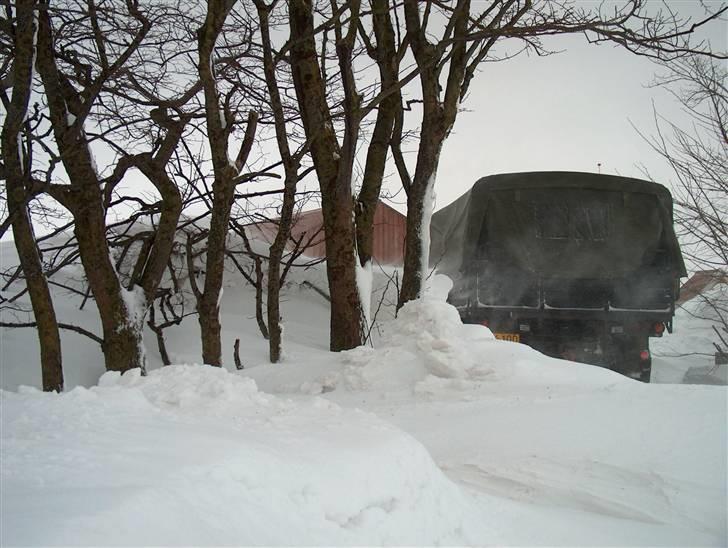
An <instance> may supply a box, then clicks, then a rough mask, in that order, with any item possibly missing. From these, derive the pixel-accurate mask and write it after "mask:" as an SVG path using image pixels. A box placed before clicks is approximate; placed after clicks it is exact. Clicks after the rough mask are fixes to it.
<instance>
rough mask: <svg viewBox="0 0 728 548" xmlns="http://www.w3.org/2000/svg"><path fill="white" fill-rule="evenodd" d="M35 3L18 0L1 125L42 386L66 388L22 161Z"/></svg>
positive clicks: (9, 194) (10, 208) (15, 233)
mask: <svg viewBox="0 0 728 548" xmlns="http://www.w3.org/2000/svg"><path fill="white" fill-rule="evenodd" d="M34 5H35V3H34V2H33V1H32V0H30V1H29V0H19V1H18V3H17V4H16V12H15V14H16V21H17V23H16V26H15V29H14V30H15V59H14V62H13V69H12V70H13V93H12V98H11V100H10V103H9V105H8V109H7V113H6V117H5V123H4V124H3V129H2V137H1V139H2V159H3V163H4V164H5V172H6V190H7V199H8V212H9V214H10V216H12V218H13V222H12V227H13V237H14V240H15V248H16V249H17V250H18V257H19V258H20V265H21V266H22V268H23V273H24V275H25V282H26V284H27V287H28V293H29V295H30V302H31V304H32V306H33V315H34V316H35V321H36V323H37V329H38V343H39V345H40V361H41V373H42V380H43V390H44V391H46V392H51V391H55V392H62V391H63V366H62V355H61V338H60V335H59V332H58V322H57V320H56V313H55V309H54V308H53V301H52V299H51V293H50V290H49V288H48V281H47V280H46V277H45V274H44V272H43V263H42V261H41V257H40V254H39V251H38V245H37V243H36V240H35V235H34V234H33V225H32V222H31V219H30V212H29V206H28V204H27V200H26V196H27V192H29V190H27V189H26V188H25V185H26V184H27V185H28V187H30V183H31V181H30V177H29V173H30V166H27V165H25V166H24V165H23V164H24V162H23V159H22V151H21V147H22V145H21V143H20V135H21V128H22V125H23V121H24V120H25V115H26V113H27V110H28V101H29V99H30V93H31V86H32V78H33V56H34V54H35V52H34V50H35V48H34V40H35V32H36V28H35V14H34V10H33V8H34Z"/></svg>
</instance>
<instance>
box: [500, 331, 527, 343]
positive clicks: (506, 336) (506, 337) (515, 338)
mask: <svg viewBox="0 0 728 548" xmlns="http://www.w3.org/2000/svg"><path fill="white" fill-rule="evenodd" d="M494 335H495V338H496V339H500V340H501V341H511V342H517V343H519V342H521V335H520V334H518V333H494Z"/></svg>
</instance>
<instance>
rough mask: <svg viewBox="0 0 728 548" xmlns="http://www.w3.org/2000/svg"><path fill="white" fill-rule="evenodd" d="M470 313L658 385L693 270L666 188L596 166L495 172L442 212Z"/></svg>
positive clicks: (549, 348) (444, 264) (460, 302)
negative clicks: (656, 374)
mask: <svg viewBox="0 0 728 548" xmlns="http://www.w3.org/2000/svg"><path fill="white" fill-rule="evenodd" d="M432 240H433V249H432V257H433V260H434V261H439V262H440V264H439V265H438V269H439V270H440V271H442V272H444V273H446V274H448V275H450V276H451V277H452V278H453V281H454V286H453V290H452V291H451V293H450V297H449V300H450V302H451V303H452V304H454V305H455V306H456V307H457V308H458V310H459V311H460V314H461V317H462V318H463V321H465V322H468V323H480V324H484V325H487V326H488V327H489V328H490V329H491V330H492V331H493V332H494V333H495V335H496V337H498V338H501V339H505V340H510V341H514V342H521V343H525V344H528V345H529V346H532V347H534V348H536V349H538V350H540V351H542V352H544V353H545V354H548V355H551V356H555V357H562V358H566V359H570V360H576V361H581V362H585V363H591V364H594V365H599V366H603V367H607V368H609V369H613V370H615V371H619V372H621V373H623V374H625V375H628V376H630V377H633V378H638V379H641V380H643V381H649V378H650V371H651V356H650V350H649V339H650V337H659V336H662V334H663V333H664V331H671V330H672V318H673V315H674V310H675V299H676V297H677V291H678V287H679V279H680V277H681V276H684V275H685V271H684V265H683V262H682V256H681V255H680V250H679V246H678V245H677V239H676V237H675V234H674V231H673V228H672V199H671V197H670V194H669V192H668V191H667V190H666V189H665V188H664V187H662V186H660V185H657V184H655V183H650V182H646V181H639V180H635V179H626V178H622V177H612V176H604V175H595V174H583V173H567V172H547V173H525V174H509V175H501V176H493V177H486V178H485V179H481V180H480V181H478V183H476V185H475V186H474V187H473V188H472V189H471V191H470V192H468V193H467V194H466V195H465V196H464V197H463V198H461V199H460V200H459V201H458V202H456V203H454V204H452V205H451V206H449V207H448V208H445V210H443V211H441V212H438V213H436V214H435V215H434V216H433V230H432Z"/></svg>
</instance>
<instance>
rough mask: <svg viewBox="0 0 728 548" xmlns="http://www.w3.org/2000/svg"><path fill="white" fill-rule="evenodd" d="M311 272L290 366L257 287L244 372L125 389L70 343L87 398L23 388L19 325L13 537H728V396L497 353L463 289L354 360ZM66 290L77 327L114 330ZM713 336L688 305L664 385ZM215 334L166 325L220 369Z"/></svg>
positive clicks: (660, 364) (183, 373) (88, 350)
mask: <svg viewBox="0 0 728 548" xmlns="http://www.w3.org/2000/svg"><path fill="white" fill-rule="evenodd" d="M0 252H2V253H3V257H2V258H3V265H7V264H11V263H12V261H13V260H15V257H13V256H12V253H14V250H12V244H11V245H10V246H7V245H6V244H2V245H1V246H0ZM8 253H9V254H10V256H9V255H8ZM70 274H71V273H69V275H70ZM304 279H305V280H308V281H311V282H312V283H315V284H316V285H318V286H324V284H325V281H324V280H325V267H324V266H323V265H319V266H318V267H316V268H311V269H308V270H306V271H300V270H295V269H294V270H292V271H291V273H290V275H289V283H288V285H287V287H286V288H285V298H284V299H283V307H284V311H283V312H284V316H285V317H286V326H287V329H286V341H285V344H286V347H285V351H286V361H285V362H284V363H282V364H275V365H271V364H269V363H267V358H266V356H267V343H266V341H264V340H263V339H262V338H261V337H260V336H259V334H258V333H257V326H256V324H255V319H254V317H253V304H252V303H253V291H252V289H251V288H249V287H247V286H245V285H244V284H243V283H242V282H241V280H240V279H238V278H235V276H234V274H231V275H230V276H228V277H227V278H226V287H227V289H228V290H227V291H226V298H225V299H223V301H222V303H221V304H222V309H221V321H222V324H223V327H224V330H223V347H224V348H226V349H231V348H232V341H234V339H235V338H238V337H239V338H240V339H241V349H242V350H243V352H242V356H241V357H242V359H243V361H244V362H245V365H246V369H245V370H242V371H228V370H226V369H224V368H213V367H208V366H199V365H176V366H169V367H164V368H162V367H160V366H159V358H158V356H157V353H156V350H155V349H153V348H151V347H150V348H149V354H148V368H149V374H148V376H146V377H142V376H140V375H139V373H138V372H136V371H131V372H128V373H126V374H125V375H123V376H120V375H119V374H117V373H106V374H103V375H102V374H101V373H102V366H101V363H102V360H101V356H100V352H99V349H98V346H97V345H94V344H91V343H89V342H87V341H85V340H84V339H79V337H78V336H77V335H76V334H68V333H63V344H64V357H65V363H64V368H65V372H66V379H67V383H68V386H69V387H73V386H74V385H86V387H83V386H76V388H73V389H72V390H70V391H68V392H66V393H64V394H61V395H56V394H45V393H41V392H38V391H37V390H34V389H31V388H18V384H20V383H24V384H34V385H36V386H39V385H40V371H39V366H38V358H37V356H35V355H33V354H32V352H30V351H29V349H30V348H33V349H35V348H36V346H35V343H34V341H33V335H34V334H33V332H32V330H21V329H16V330H9V329H8V330H6V329H2V330H0V337H2V341H1V342H2V349H1V351H0V352H1V357H2V363H1V364H0V383H1V385H2V387H3V388H5V389H9V390H11V391H7V390H6V391H3V392H1V393H0V407H1V413H0V420H1V421H2V423H1V424H0V426H1V428H0V435H1V440H0V442H1V443H0V452H1V454H0V457H1V459H0V462H1V464H0V472H1V474H2V475H1V478H0V479H1V481H2V490H1V493H0V522H1V523H2V527H0V544H2V545H27V544H32V545H43V546H48V545H71V544H72V545H94V546H105V545H195V546H205V545H208V546H209V545H225V544H227V545H393V544H397V545H403V544H406V545H428V546H429V545H435V544H446V545H498V546H533V545H549V546H560V545H575V546H605V545H609V546H660V545H665V546H698V545H701V546H711V545H712V546H721V545H725V544H726V540H727V539H728V528H727V525H726V520H727V518H726V516H727V515H728V512H727V506H728V505H727V503H726V499H727V498H728V495H727V492H726V489H727V488H726V486H727V485H728V478H727V477H726V467H727V464H728V450H727V448H726V440H727V439H728V431H727V430H728V416H727V415H728V388H726V387H725V386H704V385H682V384H643V383H640V382H637V381H633V380H631V379H627V378H625V377H622V376H620V375H618V374H616V373H613V372H611V371H608V370H604V369H601V368H598V367H593V366H588V365H584V364H578V363H573V362H567V361H563V360H556V359H552V358H547V357H545V356H543V355H541V354H539V353H538V352H536V351H534V350H532V349H530V348H528V347H526V346H523V345H519V344H515V343H510V342H505V341H499V340H496V339H495V338H494V337H493V335H492V333H491V332H490V331H489V330H488V329H487V328H486V327H483V326H479V325H463V324H462V322H461V321H460V318H459V316H458V314H457V312H456V311H455V309H454V308H452V307H451V306H449V305H448V304H446V303H445V302H444V299H445V296H446V294H447V291H448V289H449V284H450V282H449V280H448V279H446V278H443V277H440V276H434V277H432V278H431V283H430V284H429V288H428V293H427V295H426V298H424V299H420V300H417V301H413V302H410V303H407V304H406V305H405V307H404V308H403V309H402V310H401V311H400V313H399V315H398V317H397V319H393V320H387V321H385V322H380V325H379V326H378V329H376V330H374V331H373V332H374V333H375V335H376V336H375V337H374V340H373V341H372V346H369V347H360V348H357V349H354V350H352V351H348V352H342V353H331V352H328V351H327V347H328V341H327V327H328V319H329V318H328V309H327V303H326V301H325V300H324V299H322V298H321V297H320V296H318V295H316V294H315V293H313V292H311V291H308V290H306V289H304V288H302V286H300V285H299V284H300V282H301V281H302V280H304ZM381 282H382V280H381V279H378V278H377V276H376V275H373V276H372V285H373V287H374V288H375V290H376V289H377V288H379V285H380V284H381ZM55 291H56V293H55V297H56V303H57V307H58V310H59V316H60V317H61V318H63V319H64V320H68V319H70V320H72V321H73V322H75V323H78V324H81V325H83V326H84V327H87V328H89V329H92V330H94V329H98V327H97V319H96V318H95V317H94V315H95V311H94V310H93V307H87V309H86V310H85V311H79V310H78V306H77V301H75V300H74V299H76V298H77V297H74V296H72V295H66V294H63V293H60V292H59V291H60V290H58V289H56V290H55ZM19 302H22V303H25V301H23V300H22V299H21V300H20V301H19ZM25 304H27V303H25ZM384 315H385V314H382V315H381V316H384ZM3 319H6V316H5V315H4V316H3ZM709 325H712V324H710V323H709V320H708V319H705V320H704V319H698V318H693V317H691V316H690V315H689V314H688V310H680V311H678V315H677V318H676V320H675V333H673V334H672V335H667V334H666V335H665V337H663V338H662V339H657V340H653V355H654V359H653V368H654V369H653V376H654V377H655V380H658V381H660V379H663V380H664V381H665V382H671V383H673V382H681V380H682V377H683V375H684V373H685V372H686V371H688V370H689V369H690V368H691V367H693V366H695V365H698V364H701V363H703V362H701V361H700V360H704V359H707V356H705V357H703V356H699V355H698V356H696V355H695V354H692V353H691V354H689V355H688V356H682V355H681V356H677V357H676V356H673V355H672V354H676V352H673V351H674V350H676V349H682V350H684V351H685V352H680V354H684V353H686V352H688V351H690V352H693V351H699V352H703V353H707V352H706V351H705V345H706V344H708V345H709V341H710V337H709V334H710V328H709ZM197 329H198V326H197V322H196V320H195V318H194V317H191V318H188V319H186V320H185V321H184V322H183V323H182V324H181V325H180V326H179V327H175V328H171V329H169V330H168V331H167V332H166V337H167V344H168V348H169V349H170V354H171V357H172V359H173V360H174V361H176V362H179V363H194V362H195V361H196V360H199V343H198V341H197V337H198V334H197ZM668 345H672V346H668ZM34 351H35V352H37V350H34ZM230 362H232V360H230ZM228 366H229V367H232V363H230V364H228ZM99 377H100V378H99ZM668 377H669V379H668Z"/></svg>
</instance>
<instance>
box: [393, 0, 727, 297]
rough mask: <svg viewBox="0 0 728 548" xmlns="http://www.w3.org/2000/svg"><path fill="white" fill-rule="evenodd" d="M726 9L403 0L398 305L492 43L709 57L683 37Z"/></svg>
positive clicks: (629, 0)
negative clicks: (403, 213) (404, 131)
mask: <svg viewBox="0 0 728 548" xmlns="http://www.w3.org/2000/svg"><path fill="white" fill-rule="evenodd" d="M726 10H728V7H719V8H718V9H716V10H715V13H712V14H709V15H707V16H706V17H705V18H704V19H702V20H700V21H691V20H690V19H685V18H681V17H680V16H679V15H678V14H676V13H674V12H673V11H671V10H670V8H669V7H667V6H663V7H660V8H657V7H655V6H653V5H651V4H650V3H648V2H645V1H643V0H624V1H623V2H620V3H617V5H613V4H609V5H607V4H604V3H600V4H587V3H580V2H576V1H571V0H564V1H560V2H551V1H548V2H547V1H539V0H493V1H488V2H482V3H481V2H479V3H471V1H470V0H454V1H452V2H440V1H430V0H427V1H419V0H405V1H404V12H405V25H406V28H407V37H408V38H409V41H410V45H411V51H412V54H413V56H414V58H415V61H416V63H417V67H418V69H419V81H420V91H421V101H422V122H421V126H420V135H419V147H418V153H417V162H416V166H415V169H414V175H412V176H410V174H409V173H408V172H407V170H406V166H405V163H404V161H402V160H401V159H400V161H398V162H397V167H398V169H399V170H400V175H401V179H402V181H403V185H404V187H405V190H406V192H407V238H406V246H405V265H404V275H403V278H402V288H401V292H400V306H401V305H402V304H403V303H405V302H407V301H409V300H411V299H415V298H417V297H418V296H419V295H420V293H421V291H422V284H423V281H424V278H425V275H426V274H425V273H426V270H427V267H428V259H429V251H428V249H427V245H424V244H425V242H426V241H428V238H427V237H426V236H427V235H428V234H429V219H430V215H431V212H432V205H433V189H434V184H435V178H436V175H437V169H438V164H439V155H440V151H441V150H442V146H443V144H444V142H445V140H446V139H447V137H448V135H449V134H450V131H451V130H452V128H453V126H454V124H455V120H456V118H457V114H458V110H459V108H460V104H461V103H462V101H464V100H465V98H466V96H467V92H468V89H469V85H470V83H471V81H472V79H473V78H474V77H475V75H476V73H477V71H478V69H479V67H480V66H481V64H482V63H483V62H484V61H486V60H488V59H496V58H497V57H495V55H494V53H493V52H494V47H495V46H496V44H497V43H499V42H501V41H502V40H506V39H512V40H516V41H517V44H520V45H521V48H522V49H521V51H525V50H527V49H529V50H532V51H535V52H536V53H537V54H539V55H542V54H545V53H548V51H547V50H546V49H545V47H544V46H543V44H542V42H541V40H542V39H543V37H547V36H552V35H562V34H577V33H578V34H583V35H584V36H585V37H586V39H587V40H588V41H589V42H592V43H601V42H610V43H614V44H617V45H619V46H622V47H624V48H625V49H626V50H628V51H630V52H632V53H635V54H638V55H643V56H648V57H654V58H660V59H675V58H679V57H681V56H683V55H686V54H688V53H691V52H704V53H705V54H708V55H712V53H711V52H710V51H709V48H708V46H707V45H706V44H703V43H699V44H695V45H692V44H691V43H690V35H691V34H692V33H693V32H694V31H695V30H696V29H697V28H699V27H701V26H703V25H706V24H707V23H709V22H711V21H714V20H716V18H717V17H719V16H720V15H721V14H723V13H724V12H725V11H726ZM440 29H442V30H441V32H440V33H437V32H436V31H437V30H440ZM395 141H397V139H395ZM393 150H395V152H396V151H397V150H398V149H397V147H395V149H393Z"/></svg>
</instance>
